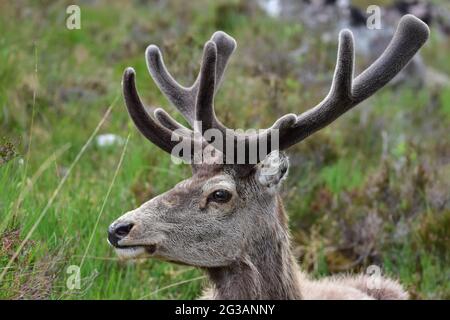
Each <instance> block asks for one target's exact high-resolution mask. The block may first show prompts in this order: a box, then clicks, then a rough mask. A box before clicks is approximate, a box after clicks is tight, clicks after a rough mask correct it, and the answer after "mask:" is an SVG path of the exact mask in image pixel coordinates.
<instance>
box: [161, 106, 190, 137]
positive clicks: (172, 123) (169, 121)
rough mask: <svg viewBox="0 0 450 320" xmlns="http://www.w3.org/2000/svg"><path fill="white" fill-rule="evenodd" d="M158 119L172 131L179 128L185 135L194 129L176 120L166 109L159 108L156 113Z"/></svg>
mask: <svg viewBox="0 0 450 320" xmlns="http://www.w3.org/2000/svg"><path fill="white" fill-rule="evenodd" d="M153 114H154V115H155V118H156V120H158V121H159V123H160V124H162V125H163V126H164V127H166V128H167V129H169V130H171V131H175V130H178V132H180V133H184V134H185V135H191V134H192V130H190V129H188V128H186V127H185V126H183V125H182V124H180V123H179V122H178V121H176V120H174V119H173V118H172V117H171V116H170V115H169V114H168V113H167V112H166V111H164V109H162V108H157V109H156V110H155V111H154V113H153Z"/></svg>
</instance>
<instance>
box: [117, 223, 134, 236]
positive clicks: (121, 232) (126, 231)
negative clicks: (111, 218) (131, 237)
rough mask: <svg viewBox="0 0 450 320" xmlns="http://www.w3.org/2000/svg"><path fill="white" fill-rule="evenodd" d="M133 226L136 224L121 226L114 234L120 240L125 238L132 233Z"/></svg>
mask: <svg viewBox="0 0 450 320" xmlns="http://www.w3.org/2000/svg"><path fill="white" fill-rule="evenodd" d="M133 226H134V224H132V223H129V224H125V225H120V226H118V227H117V228H116V229H115V230H114V234H115V235H116V236H117V237H119V238H124V237H126V236H127V235H128V234H129V233H130V231H131V229H132V228H133Z"/></svg>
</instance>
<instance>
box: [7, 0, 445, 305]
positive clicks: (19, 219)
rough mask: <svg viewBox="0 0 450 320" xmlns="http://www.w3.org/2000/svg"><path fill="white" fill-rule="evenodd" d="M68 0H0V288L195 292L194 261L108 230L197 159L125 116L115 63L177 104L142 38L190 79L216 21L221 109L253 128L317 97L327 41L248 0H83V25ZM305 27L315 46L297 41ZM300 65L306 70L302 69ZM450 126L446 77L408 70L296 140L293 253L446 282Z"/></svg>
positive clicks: (103, 293) (30, 294)
mask: <svg viewBox="0 0 450 320" xmlns="http://www.w3.org/2000/svg"><path fill="white" fill-rule="evenodd" d="M384 2H386V1H384ZM387 2H389V1H387ZM71 3H72V1H58V2H55V1H2V2H1V3H0V12H1V13H0V30H1V32H0V123H1V128H0V138H1V139H2V140H1V143H0V156H1V157H0V190H1V191H0V273H1V274H2V276H1V280H0V298H3V299H12V298H13V299H37V298H38V299H42V298H44V299H80V298H88V299H130V298H133V299H140V298H143V299H161V298H162V299H167V298H168V299H172V298H177V299H178V298H189V299H190V298H195V297H196V296H197V295H198V294H199V292H200V289H201V285H202V282H203V281H204V279H203V278H202V273H201V272H200V271H198V270H196V269H194V268H189V267H182V266H177V265H174V264H169V263H164V262H157V261H153V260H150V261H138V262H135V263H123V262H119V261H117V259H116V256H115V253H114V252H113V250H112V249H111V248H110V247H109V246H108V245H107V242H106V230H107V227H108V225H109V224H110V223H111V222H112V221H113V220H114V219H116V218H117V217H118V216H120V215H121V214H122V213H123V212H125V211H127V210H130V209H132V208H134V207H136V206H138V205H139V204H141V203H142V202H143V201H145V200H147V199H149V198H151V197H153V196H155V195H157V194H159V193H160V192H163V191H165V190H167V189H169V188H170V187H171V186H173V185H174V184H175V183H177V182H178V181H180V180H181V179H183V178H186V177H188V176H189V175H190V168H189V167H188V166H177V165H174V164H172V163H171V161H170V157H169V156H167V155H166V154H164V153H163V152H162V151H160V150H159V149H158V148H157V147H155V146H153V145H151V144H149V143H147V142H146V140H145V139H144V138H143V137H142V136H141V135H140V134H139V133H138V132H137V130H136V129H135V128H134V127H133V125H132V124H131V122H130V120H129V118H128V115H127V113H126V111H125V108H124V103H123V100H122V97H121V87H120V82H121V75H122V72H123V70H124V68H125V67H127V66H133V67H134V68H135V69H136V71H137V83H138V87H139V91H140V92H141V95H142V97H143V99H144V100H145V101H146V102H148V103H149V104H151V105H154V106H164V107H165V108H166V110H168V111H170V112H171V113H172V115H174V116H176V117H177V119H178V120H180V121H181V118H180V116H179V115H178V114H177V113H175V112H173V111H174V108H173V107H171V106H169V103H168V102H167V101H166V100H165V99H164V97H163V96H162V94H161V93H160V92H159V90H158V89H157V88H156V86H155V84H154V83H153V82H152V80H151V78H150V76H149V75H148V72H147V70H146V66H145V60H144V50H145V48H146V46H147V45H148V44H150V43H155V44H158V45H159V46H160V47H161V48H162V50H163V51H164V57H165V61H166V62H167V64H168V65H169V68H170V70H171V71H172V73H173V74H174V75H176V77H177V79H179V80H180V81H181V82H182V83H185V84H188V83H191V82H192V81H193V80H194V78H195V76H196V74H197V71H198V67H199V62H200V57H201V51H202V46H203V44H204V42H205V41H206V40H207V39H209V37H210V36H211V35H212V33H213V32H214V31H216V30H218V29H222V30H224V31H226V32H228V33H230V34H231V35H233V36H234V37H235V38H236V40H237V42H238V50H237V52H236V53H235V55H234V56H233V58H232V61H231V64H230V67H229V68H228V70H227V75H226V79H225V81H224V82H223V85H222V89H221V91H220V93H219V94H218V96H217V99H216V102H217V103H216V105H217V110H218V113H219V117H220V118H221V119H223V120H224V122H225V123H226V124H228V125H229V126H231V127H235V128H254V127H257V128H258V127H265V126H267V125H269V124H271V123H272V121H273V120H274V119H275V118H276V117H279V116H280V115H282V114H284V113H287V112H296V113H300V112H302V111H304V110H306V109H308V108H310V107H312V106H314V105H315V104H316V103H317V102H319V101H320V100H321V98H323V97H324V95H325V94H326V92H327V90H328V88H329V84H330V79H331V72H332V70H333V67H334V61H335V52H336V41H330V42H329V43H323V41H321V38H320V36H319V35H315V34H312V33H310V32H308V31H307V30H305V28H304V26H303V24H302V21H292V20H290V21H284V20H283V19H277V18H273V17H269V16H267V15H266V14H265V13H264V12H263V11H262V10H261V9H259V7H258V6H257V5H255V3H251V2H247V1H227V2H225V1H217V2H216V1H214V2H213V1H195V2H194V1H155V2H153V1H80V2H79V5H80V6H81V10H82V12H81V13H82V17H81V19H82V20H81V21H82V28H81V30H68V29H67V28H66V27H65V19H66V17H67V15H66V12H65V10H66V7H67V5H69V4H71ZM439 3H440V2H438V4H439ZM442 3H444V1H442ZM356 4H358V2H357V1H356ZM362 4H363V1H362ZM362 4H361V5H362ZM432 31H433V32H432V37H431V40H430V42H429V43H428V44H427V45H426V47H425V48H424V49H423V50H422V53H423V57H424V61H425V63H426V65H427V66H428V67H430V68H434V69H436V70H439V72H440V73H442V74H447V75H449V74H450V59H449V55H448V53H449V46H450V41H449V39H448V38H445V37H444V38H443V37H441V36H437V34H436V33H435V32H434V30H433V29H432ZM334 39H336V40H337V38H334ZM305 41H308V43H309V44H310V47H309V50H308V51H307V52H306V53H304V54H301V55H297V56H294V57H293V56H292V55H291V53H292V52H293V51H294V50H295V49H297V48H298V47H299V46H300V44H301V43H302V42H305ZM356 45H357V46H358V40H357V39H356ZM357 60H358V61H359V62H360V63H364V59H363V58H362V57H359V56H358V57H357ZM358 70H361V66H359V69H358ZM307 72H309V73H311V75H312V76H311V78H312V79H314V80H315V81H300V80H299V79H300V78H301V75H302V74H303V75H304V74H307ZM299 75H300V76H299ZM102 119H103V122H102ZM449 127H450V88H449V87H448V86H440V87H434V86H422V87H421V88H420V89H418V88H417V87H413V86H410V85H408V84H407V83H406V84H404V85H401V86H399V87H398V88H394V87H393V86H390V87H388V88H385V89H383V90H382V91H381V92H380V93H379V94H377V95H376V96H375V97H373V98H371V99H369V100H368V101H367V102H365V103H364V104H362V105H361V106H359V107H358V108H356V109H355V110H353V111H352V112H350V113H348V114H347V115H345V116H344V117H342V118H341V119H340V120H339V121H337V122H336V123H334V124H333V125H331V126H330V127H329V128H327V129H325V130H323V131H321V132H319V133H317V134H316V135H315V136H314V138H311V139H307V140H306V141H304V143H302V144H300V145H298V146H296V147H295V148H293V149H291V150H289V154H290V156H291V170H290V177H289V179H288V181H287V185H286V186H285V188H284V190H283V193H284V199H285V201H286V205H287V209H288V212H289V214H290V218H291V220H290V222H291V228H292V233H293V239H294V241H295V243H294V248H295V253H296V255H297V257H298V261H299V263H300V265H301V266H302V267H303V268H304V269H305V270H308V271H310V272H311V273H312V274H314V275H315V276H323V275H328V274H331V273H337V272H365V270H366V267H367V266H368V265H371V264H377V265H379V266H381V267H382V270H383V272H384V273H387V274H389V275H391V276H393V277H397V278H399V279H400V280H401V282H402V283H403V284H405V286H407V287H408V290H409V291H410V292H411V294H412V296H413V297H414V298H424V299H428V298H439V299H441V298H447V299H449V298H450V281H449V279H450V267H449V262H450V260H449V252H450V251H449V249H450V241H449V233H450V232H449V230H450V195H449V190H450V188H449V187H450V139H449ZM96 128H98V131H96ZM102 134H113V135H114V136H112V137H113V143H111V144H110V145H107V146H105V145H104V144H103V143H102V141H100V140H99V138H98V137H99V135H102ZM91 136H92V139H91V140H89V139H90V137H91ZM122 155H123V157H122ZM11 262H12V263H11ZM70 265H78V266H81V277H82V280H81V288H80V289H79V290H69V289H68V288H67V286H66V282H67V280H68V278H69V276H70V274H68V273H67V270H68V269H67V268H68V267H69V266H70Z"/></svg>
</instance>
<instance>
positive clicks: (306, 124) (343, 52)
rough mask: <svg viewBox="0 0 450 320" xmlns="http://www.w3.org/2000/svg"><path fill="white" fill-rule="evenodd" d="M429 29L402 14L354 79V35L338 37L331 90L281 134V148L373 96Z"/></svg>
mask: <svg viewBox="0 0 450 320" xmlns="http://www.w3.org/2000/svg"><path fill="white" fill-rule="evenodd" d="M428 35H429V29H428V26H427V25H426V24H425V23H424V22H422V21H421V20H420V19H418V18H416V17H414V16H413V15H405V16H403V17H402V19H401V20H400V22H399V25H398V27H397V30H396V32H395V34H394V37H393V38H392V40H391V42H390V43H389V45H388V47H387V48H386V49H385V51H384V52H383V54H382V55H381V56H380V57H379V58H378V59H377V60H376V61H375V62H374V63H373V64H372V65H371V66H370V67H368V68H367V69H366V70H365V71H364V72H362V73H361V74H360V75H359V76H358V77H356V78H355V79H354V80H352V78H353V57H354V50H353V36H352V34H351V32H350V31H348V30H344V31H342V32H341V33H340V37H339V50H338V57H337V64H336V70H335V74H334V78H333V83H332V86H331V90H330V92H329V94H328V95H327V97H326V98H325V99H324V100H323V101H322V102H321V103H319V104H318V105H317V106H316V107H314V108H312V109H310V110H308V111H306V112H304V113H302V114H301V115H299V116H298V119H297V121H296V123H295V124H294V126H292V127H291V128H289V129H288V130H286V131H285V132H284V133H280V149H286V148H288V147H290V146H292V145H294V144H296V143H298V142H300V141H301V140H303V139H305V138H306V137H308V136H309V135H311V134H312V133H314V132H316V131H318V130H320V129H322V128H324V127H325V126H327V125H328V124H330V123H331V122H333V121H334V120H336V119H337V118H338V117H340V116H341V115H342V114H343V113H345V112H346V111H348V110H349V109H351V108H353V107H355V106H356V105H357V104H358V103H360V102H362V101H363V100H365V99H367V98H368V97H370V96H371V95H373V94H374V93H375V92H376V91H378V90H379V89H380V88H382V87H383V86H384V85H385V84H387V83H388V82H389V81H390V80H391V79H392V78H394V77H395V76H396V75H397V74H398V73H399V72H400V71H401V70H402V69H403V68H404V67H405V66H406V65H407V64H408V62H409V61H410V60H411V59H412V57H413V56H414V55H415V54H416V53H417V51H418V50H419V49H420V48H421V47H422V46H423V44H424V43H425V42H426V40H427V39H428Z"/></svg>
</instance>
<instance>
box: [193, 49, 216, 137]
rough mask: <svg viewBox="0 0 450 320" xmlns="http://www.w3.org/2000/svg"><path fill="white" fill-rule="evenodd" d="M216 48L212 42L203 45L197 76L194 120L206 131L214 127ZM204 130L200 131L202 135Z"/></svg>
mask: <svg viewBox="0 0 450 320" xmlns="http://www.w3.org/2000/svg"><path fill="white" fill-rule="evenodd" d="M216 62H217V47H216V44H215V43H214V42H212V41H208V42H207V43H206V44H205V48H204V50H203V59H202V67H201V69H200V74H199V82H198V83H199V85H198V90H197V91H198V92H197V100H196V103H195V119H196V120H197V121H199V122H200V123H201V125H202V128H203V127H205V128H207V129H209V128H211V127H214V126H215V125H216V122H215V120H216V117H215V114H214V106H213V105H214V92H215V87H216V70H217V68H216ZM203 133H204V130H202V134H203Z"/></svg>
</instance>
